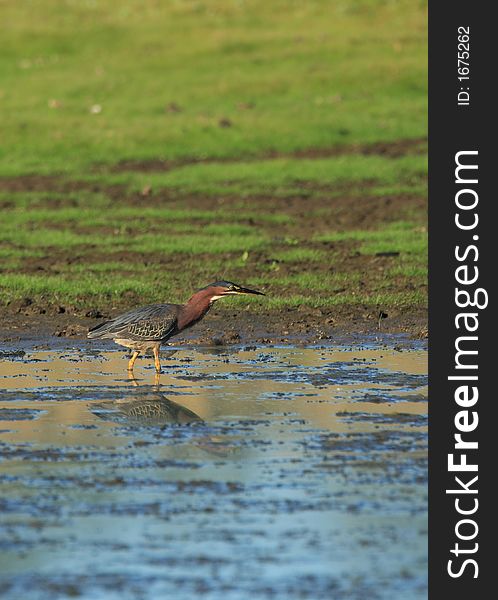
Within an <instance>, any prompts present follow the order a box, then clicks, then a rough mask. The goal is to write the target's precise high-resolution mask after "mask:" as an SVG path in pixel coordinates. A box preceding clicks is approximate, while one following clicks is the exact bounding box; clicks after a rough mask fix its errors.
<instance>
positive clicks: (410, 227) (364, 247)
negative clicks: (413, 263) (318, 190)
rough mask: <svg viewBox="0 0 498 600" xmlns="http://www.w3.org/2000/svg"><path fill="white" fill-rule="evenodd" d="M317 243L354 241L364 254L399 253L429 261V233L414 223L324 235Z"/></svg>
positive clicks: (400, 223) (392, 224) (404, 222)
mask: <svg viewBox="0 0 498 600" xmlns="http://www.w3.org/2000/svg"><path fill="white" fill-rule="evenodd" d="M316 239H317V241H322V242H339V241H353V242H357V243H359V249H360V252H362V253H363V254H380V253H386V252H399V253H400V254H403V255H412V256H415V257H417V258H420V257H421V258H422V259H423V261H424V262H426V260H427V232H426V230H425V228H424V227H420V226H418V227H417V226H415V225H414V224H413V223H410V222H406V221H398V222H395V223H391V224H390V225H388V226H387V227H384V228H382V229H379V230H376V231H365V230H360V231H341V232H331V233H328V234H322V235H319V236H317V237H316Z"/></svg>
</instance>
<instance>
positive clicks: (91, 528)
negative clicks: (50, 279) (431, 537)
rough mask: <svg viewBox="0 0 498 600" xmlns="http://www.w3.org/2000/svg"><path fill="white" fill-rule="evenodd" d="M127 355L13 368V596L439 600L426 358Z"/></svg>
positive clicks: (329, 353)
mask: <svg viewBox="0 0 498 600" xmlns="http://www.w3.org/2000/svg"><path fill="white" fill-rule="evenodd" d="M108 348H110V347H105V348H103V349H98V348H97V349H96V348H95V347H94V346H90V345H87V344H84V343H82V344H81V346H79V347H76V348H69V349H60V350H57V351H56V352H53V351H49V350H33V349H28V350H26V352H25V354H22V353H21V352H19V353H16V352H8V351H5V352H4V354H3V356H0V449H1V458H0V514H1V516H0V553H1V554H0V595H2V597H5V598H12V599H17V598H23V599H24V598H26V599H34V598H36V599H38V598H39V599H43V600H45V599H49V598H50V599H54V598H70V597H80V598H89V599H90V598H91V599H92V600H98V599H100V598H103V599H106V600H107V599H109V600H112V599H114V598H120V599H128V598H130V599H131V598H133V599H135V598H137V599H138V598H140V599H142V598H146V599H149V598H150V599H157V598H175V600H176V599H183V598H185V599H190V598H200V597H202V598H209V599H211V598H212V599H213V600H214V599H216V600H219V599H220V598H223V599H224V600H239V599H241V600H242V599H244V600H246V599H248V600H249V599H250V600H252V599H258V600H259V599H266V598H286V599H294V598H310V599H312V600H319V599H322V598H323V599H327V600H330V599H332V600H333V599H339V600H340V599H342V598H344V599H348V600H349V599H362V600H363V599H365V598H368V599H377V598H379V599H384V598H385V599H389V600H392V599H393V598H403V599H404V600H407V599H408V600H409V599H421V598H425V597H426V595H427V577H426V570H427V567H426V562H427V513H426V508H427V506H426V504H427V489H426V485H427V477H426V476H427V473H426V468H427V397H426V396H427V387H426V385H427V378H426V372H427V354H426V352H425V350H423V349H418V350H406V351H402V352H399V351H395V350H393V349H392V348H391V349H390V348H387V347H383V348H379V347H377V348H376V347H374V346H370V347H369V348H368V349H362V348H358V347H357V348H326V347H322V348H292V347H285V348H273V347H270V348H254V347H252V348H247V349H243V348H231V349H226V348H224V349H220V350H217V351H213V350H211V351H210V350H204V351H203V350H198V351H194V350H192V349H183V350H182V349H180V350H178V351H176V352H172V353H168V352H165V353H164V358H163V360H162V362H163V371H164V373H163V374H162V375H161V377H160V379H159V381H155V377H154V370H153V366H152V361H151V360H149V359H141V360H140V359H139V361H138V362H137V367H136V369H135V376H136V378H137V379H136V380H130V379H129V378H128V377H127V375H126V371H125V367H126V358H125V356H124V354H123V353H122V352H121V351H120V350H114V349H112V350H111V349H108ZM168 354H170V355H169V357H168V356H167V355H168Z"/></svg>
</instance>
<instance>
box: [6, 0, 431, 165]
mask: <svg viewBox="0 0 498 600" xmlns="http://www.w3.org/2000/svg"><path fill="white" fill-rule="evenodd" d="M0 11H1V18H2V22H3V24H4V29H3V34H2V53H1V56H0V80H1V81H2V90H1V94H0V111H1V113H2V116H3V118H2V131H1V139H2V145H1V147H0V159H1V160H0V164H1V165H2V167H1V168H2V171H3V172H4V173H8V174H14V173H23V172H36V173H41V172H53V171H66V172H75V171H82V170H84V169H86V168H88V166H90V165H93V164H95V163H107V164H110V163H115V162H117V161H119V160H120V159H125V158H133V159H137V158H142V159H145V158H157V157H164V158H178V157H191V156H197V157H204V156H207V157H215V156H223V157H232V156H248V155H258V154H260V153H262V152H266V151H268V150H271V149H274V150H280V151H292V150H295V149H299V148H308V147H329V146H331V145H334V144H339V143H340V144H343V143H348V142H354V143H359V142H374V141H378V140H379V139H382V140H390V139H398V138H414V137H423V136H425V135H426V92H427V81H426V79H427V77H426V75H427V73H426V60H427V57H426V2H425V1H419V2H417V1H415V2H414V1H413V0H399V1H398V2H392V1H389V0H342V1H339V2H330V1H326V0H321V1H319V0H311V1H310V2H306V3H303V2H297V1H296V0H277V1H275V2H271V3H269V2H264V1H263V0H252V1H251V2H244V3H238V2H232V1H228V0H210V1H209V2H208V1H207V0H206V1H202V0H196V1H189V0H186V1H185V2H156V1H153V0H140V1H139V0H123V1H121V2H119V5H116V3H115V2H113V1H111V0H101V1H99V2H95V3H89V2H88V3H76V2H72V3H66V4H65V5H64V9H63V10H62V9H61V5H60V3H59V2H57V1H56V0H42V1H39V2H36V3H23V2H18V3H16V2H12V3H3V4H2V6H1V8H0ZM171 103H175V104H176V105H177V106H178V107H179V108H180V110H179V112H175V111H174V109H173V110H171V109H169V110H168V109H167V108H165V107H168V106H169V105H170V104H171ZM96 105H98V106H100V107H101V112H99V113H92V112H91V108H92V106H96ZM94 110H95V109H94ZM221 119H229V120H230V122H231V123H232V126H231V127H220V125H219V122H220V120H221Z"/></svg>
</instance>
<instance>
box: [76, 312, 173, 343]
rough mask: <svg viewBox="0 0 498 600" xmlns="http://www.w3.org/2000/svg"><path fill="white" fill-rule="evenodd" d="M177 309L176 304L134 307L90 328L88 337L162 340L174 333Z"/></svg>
mask: <svg viewBox="0 0 498 600" xmlns="http://www.w3.org/2000/svg"><path fill="white" fill-rule="evenodd" d="M179 310H180V306H179V305H178V304H152V305H150V306H142V307H140V308H134V309H133V310H130V311H128V312H127V313H124V314H123V315H120V316H118V317H116V318H115V319H112V320H111V321H107V322H105V323H101V324H100V325H97V327H94V328H93V329H90V331H89V332H88V337H89V338H123V339H128V340H137V341H141V340H150V341H156V340H157V341H159V340H164V339H166V338H167V337H169V336H171V335H172V334H173V333H174V331H175V329H176V325H177V317H178V312H179Z"/></svg>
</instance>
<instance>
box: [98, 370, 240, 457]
mask: <svg viewBox="0 0 498 600" xmlns="http://www.w3.org/2000/svg"><path fill="white" fill-rule="evenodd" d="M128 378H129V380H130V383H131V384H132V385H133V389H128V390H126V388H124V389H123V388H120V390H119V391H120V393H122V394H123V395H122V397H120V398H118V399H116V400H106V401H104V402H99V403H98V404H92V406H91V411H92V412H93V413H94V414H95V415H96V416H97V417H99V418H100V419H102V420H104V421H112V422H115V423H120V424H122V425H131V426H133V425H136V426H140V427H143V426H145V427H151V426H152V427H157V426H159V427H165V426H192V425H202V424H204V423H205V421H204V420H203V419H202V418H201V417H200V416H199V415H198V414H196V413H195V412H194V411H192V410H190V409H189V408H187V407H186V406H183V405H182V404H179V403H178V402H175V401H173V400H170V399H169V398H167V397H166V396H165V395H164V394H163V393H162V392H161V389H160V381H159V379H160V375H159V374H156V376H155V381H154V385H140V384H139V382H138V380H137V379H136V378H135V377H134V376H133V374H131V373H130V374H129V376H128ZM200 431H202V430H200ZM192 442H193V443H194V444H195V445H196V446H198V447H199V448H202V449H203V450H205V451H207V452H209V453H212V454H217V455H219V456H227V455H229V454H232V453H233V452H234V451H235V447H234V446H233V445H231V444H230V441H229V439H228V438H227V437H225V436H220V435H200V436H198V435H195V437H194V439H192Z"/></svg>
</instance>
